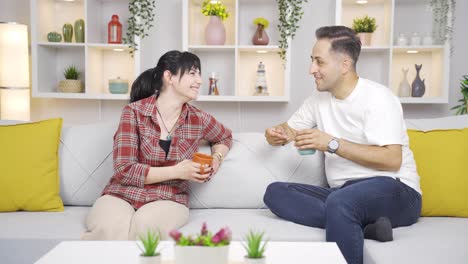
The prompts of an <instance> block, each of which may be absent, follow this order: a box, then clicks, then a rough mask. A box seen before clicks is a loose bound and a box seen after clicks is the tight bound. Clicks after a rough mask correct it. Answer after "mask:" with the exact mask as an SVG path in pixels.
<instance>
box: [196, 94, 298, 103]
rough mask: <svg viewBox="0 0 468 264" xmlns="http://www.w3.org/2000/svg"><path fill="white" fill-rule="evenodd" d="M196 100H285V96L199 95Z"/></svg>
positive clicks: (287, 99) (286, 98) (286, 99)
mask: <svg viewBox="0 0 468 264" xmlns="http://www.w3.org/2000/svg"><path fill="white" fill-rule="evenodd" d="M196 101H197V102H287V101H289V98H288V97H286V96H211V95H201V96H199V97H198V99H197V100H196Z"/></svg>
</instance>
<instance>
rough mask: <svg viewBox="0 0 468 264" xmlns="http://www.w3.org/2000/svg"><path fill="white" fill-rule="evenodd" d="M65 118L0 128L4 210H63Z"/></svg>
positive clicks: (0, 203)
mask: <svg viewBox="0 0 468 264" xmlns="http://www.w3.org/2000/svg"><path fill="white" fill-rule="evenodd" d="M61 128H62V119H49V120H44V121H40V122H33V123H22V124H15V125H12V124H10V125H2V126H0V146H1V147H2V152H0V160H1V162H0V193H1V195H2V198H1V199H0V211H4V212H5V211H18V210H25V211H62V210H63V203H62V200H61V198H60V196H59V175H58V146H59V140H60V131H61Z"/></svg>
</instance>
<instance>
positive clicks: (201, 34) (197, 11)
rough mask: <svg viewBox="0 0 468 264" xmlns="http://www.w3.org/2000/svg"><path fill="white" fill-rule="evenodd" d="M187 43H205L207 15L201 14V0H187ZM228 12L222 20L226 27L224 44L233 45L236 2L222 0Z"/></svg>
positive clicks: (233, 0) (234, 39)
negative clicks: (227, 15)
mask: <svg viewBox="0 0 468 264" xmlns="http://www.w3.org/2000/svg"><path fill="white" fill-rule="evenodd" d="M188 1H189V2H188V16H189V18H188V31H189V32H188V34H189V38H188V44H189V45H206V43H205V27H206V25H207V24H208V21H209V19H210V18H209V17H208V16H205V15H203V14H202V12H201V10H202V3H203V0H188ZM222 3H223V5H225V6H226V9H227V11H228V12H229V17H228V18H227V19H226V20H225V21H223V24H224V27H225V29H226V42H225V43H224V44H225V45H234V44H235V43H236V2H235V0H223V1H222Z"/></svg>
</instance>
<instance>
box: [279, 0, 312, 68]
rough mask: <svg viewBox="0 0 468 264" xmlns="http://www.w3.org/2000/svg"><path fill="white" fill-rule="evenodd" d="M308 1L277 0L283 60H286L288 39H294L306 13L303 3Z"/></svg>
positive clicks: (280, 52)
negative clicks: (303, 9)
mask: <svg viewBox="0 0 468 264" xmlns="http://www.w3.org/2000/svg"><path fill="white" fill-rule="evenodd" d="M307 1H308V0H276V2H277V3H278V11H279V24H278V30H279V33H280V39H279V48H280V51H279V55H280V57H281V59H283V61H286V50H287V49H288V47H289V43H288V39H289V38H291V40H293V39H294V37H295V36H296V31H297V29H298V28H299V25H298V23H299V21H300V20H301V18H302V16H303V15H304V12H303V11H302V3H304V2H306V3H307Z"/></svg>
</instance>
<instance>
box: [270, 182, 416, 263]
mask: <svg viewBox="0 0 468 264" xmlns="http://www.w3.org/2000/svg"><path fill="white" fill-rule="evenodd" d="M263 199H264V202H265V204H266V205H267V206H268V208H270V210H271V211H272V212H273V213H274V214H276V215H277V216H279V217H281V218H284V219H286V220H289V221H292V222H295V223H298V224H301V225H307V226H312V227H319V228H325V229H326V238H327V241H331V242H336V243H337V244H338V247H339V248H340V250H341V252H342V253H343V255H344V257H345V259H346V261H347V262H348V263H353V264H354V263H362V262H363V245H364V235H363V228H364V227H365V226H366V225H367V224H371V223H373V222H375V221H376V220H377V218H379V217H381V216H385V217H388V218H389V219H390V221H391V222H392V226H393V227H399V226H408V225H412V224H414V223H415V222H416V221H417V220H418V218H419V215H420V213H421V195H420V194H419V193H418V192H416V191H415V190H414V189H412V188H411V187H409V186H407V185H406V184H404V183H402V182H400V181H399V179H393V178H391V177H372V178H367V179H359V180H352V181H348V182H346V183H345V184H344V185H343V186H342V187H341V188H323V187H318V186H312V185H307V184H299V183H287V182H275V183H272V184H270V185H269V186H268V188H267V190H266V192H265V196H264V198H263ZM313 262H314V260H311V263H313Z"/></svg>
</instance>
